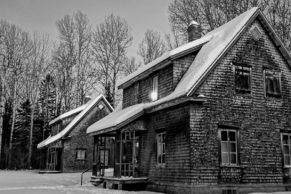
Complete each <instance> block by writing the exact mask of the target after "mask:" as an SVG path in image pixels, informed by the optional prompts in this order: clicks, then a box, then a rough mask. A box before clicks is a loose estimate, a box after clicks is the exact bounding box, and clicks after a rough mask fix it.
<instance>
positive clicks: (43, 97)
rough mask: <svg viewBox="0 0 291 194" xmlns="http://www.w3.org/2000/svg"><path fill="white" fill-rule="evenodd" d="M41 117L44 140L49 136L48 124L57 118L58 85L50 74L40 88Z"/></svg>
mask: <svg viewBox="0 0 291 194" xmlns="http://www.w3.org/2000/svg"><path fill="white" fill-rule="evenodd" d="M39 104H40V116H41V119H42V122H43V130H44V131H43V139H45V138H46V137H47V135H48V134H49V128H48V124H49V122H50V121H51V120H52V119H53V118H54V117H56V116H57V115H58V114H56V113H57V112H58V111H57V108H56V85H55V83H54V79H53V77H52V76H51V75H50V74H48V75H47V76H46V77H45V79H44V80H43V81H42V83H41V86H40V97H39Z"/></svg>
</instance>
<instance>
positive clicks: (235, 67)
mask: <svg viewBox="0 0 291 194" xmlns="http://www.w3.org/2000/svg"><path fill="white" fill-rule="evenodd" d="M232 64H233V74H234V90H235V93H238V94H240V93H241V92H237V88H236V83H235V79H236V77H235V76H236V70H237V68H239V67H242V68H248V69H249V70H250V75H249V84H250V89H249V91H245V93H249V94H252V67H251V66H248V65H244V64H241V63H232ZM238 90H239V91H240V89H238ZM241 91H243V90H241Z"/></svg>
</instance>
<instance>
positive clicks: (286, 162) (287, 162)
mask: <svg viewBox="0 0 291 194" xmlns="http://www.w3.org/2000/svg"><path fill="white" fill-rule="evenodd" d="M284 165H290V157H289V156H284Z"/></svg>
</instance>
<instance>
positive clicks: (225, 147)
mask: <svg viewBox="0 0 291 194" xmlns="http://www.w3.org/2000/svg"><path fill="white" fill-rule="evenodd" d="M221 152H228V143H227V142H221Z"/></svg>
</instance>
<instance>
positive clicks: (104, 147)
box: [102, 136, 107, 176]
mask: <svg viewBox="0 0 291 194" xmlns="http://www.w3.org/2000/svg"><path fill="white" fill-rule="evenodd" d="M106 140H107V137H106V136H104V146H103V169H102V170H103V176H105V161H106V160H105V149H106Z"/></svg>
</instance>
